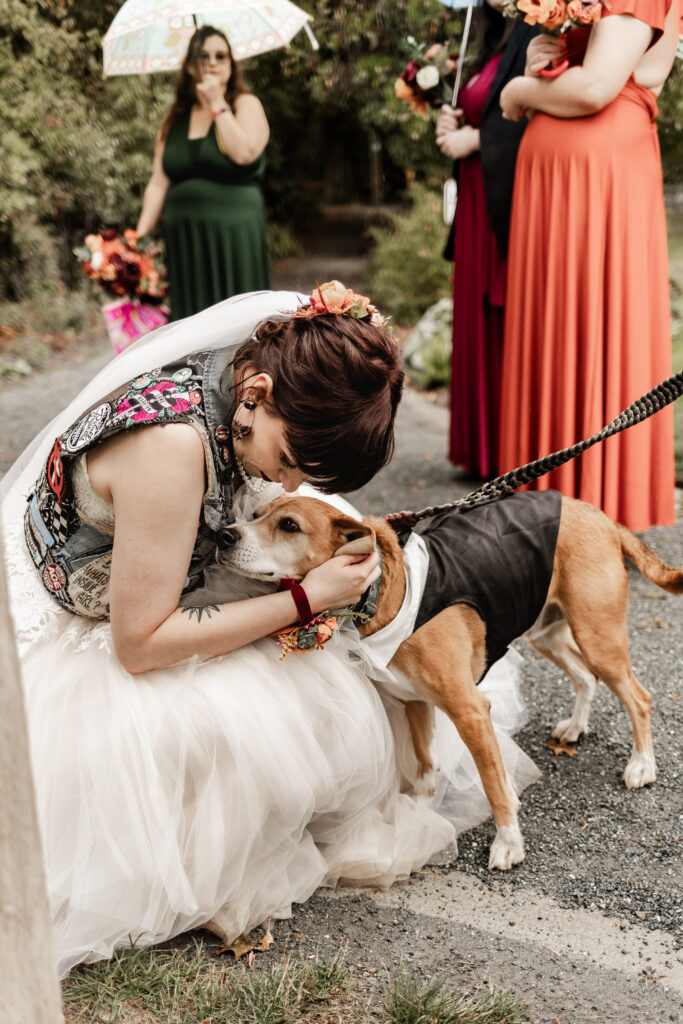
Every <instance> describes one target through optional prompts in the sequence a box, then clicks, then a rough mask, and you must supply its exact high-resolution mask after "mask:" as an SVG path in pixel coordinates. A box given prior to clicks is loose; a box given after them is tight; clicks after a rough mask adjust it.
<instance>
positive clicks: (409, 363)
mask: <svg viewBox="0 0 683 1024" xmlns="http://www.w3.org/2000/svg"><path fill="white" fill-rule="evenodd" d="M452 336H453V300H452V299H439V301H438V302H436V303H435V304H434V305H433V306H430V307H429V309H428V310H427V312H426V313H425V314H424V316H422V317H421V318H420V320H419V322H418V324H417V325H416V327H415V330H414V331H411V333H410V335H409V336H408V341H407V343H406V347H405V351H404V353H403V355H404V359H405V364H406V367H407V369H408V374H409V376H410V379H411V380H412V381H414V382H415V384H417V385H418V386H419V387H421V388H426V389H427V390H429V389H430V388H438V387H443V386H444V385H446V384H448V382H449V380H450V378H451V351H452V347H453V345H452Z"/></svg>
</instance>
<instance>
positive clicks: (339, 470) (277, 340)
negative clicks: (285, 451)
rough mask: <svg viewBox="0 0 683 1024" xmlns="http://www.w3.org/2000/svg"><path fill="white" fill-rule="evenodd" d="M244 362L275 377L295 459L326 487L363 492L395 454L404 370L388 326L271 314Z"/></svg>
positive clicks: (245, 350) (244, 351) (241, 355)
mask: <svg viewBox="0 0 683 1024" xmlns="http://www.w3.org/2000/svg"><path fill="white" fill-rule="evenodd" d="M244 366H251V367H253V368H254V370H255V371H257V372H265V373H268V374H269V375H270V376H271V377H272V379H273V396H272V406H273V411H274V412H276V414H277V415H278V416H280V417H281V418H282V419H283V421H284V424H285V440H286V442H287V446H288V448H289V450H290V452H291V454H292V458H293V459H294V461H295V462H296V465H297V467H298V468H299V469H301V470H303V471H304V472H305V473H307V474H308V476H309V477H310V479H311V480H312V481H313V482H314V483H315V484H316V486H318V487H319V488H320V489H321V490H322V491H325V492H327V493H332V492H335V491H341V492H346V491H355V490H357V489H358V488H359V487H362V486H363V485H364V484H366V483H367V482H368V480H371V479H372V477H373V476H374V475H375V473H377V472H378V471H379V470H380V469H381V468H382V467H383V466H385V465H386V464H387V462H389V460H390V459H391V456H392V454H393V451H394V418H395V416H396V409H397V408H398V403H399V401H400V398H401V392H402V390H403V370H402V369H401V352H400V350H399V348H398V345H397V344H396V342H395V341H394V340H393V338H392V337H391V335H390V334H389V333H388V332H387V331H386V330H384V329H383V328H379V327H373V326H372V324H370V323H369V322H367V321H364V320H356V319H354V318H353V317H350V316H343V315H339V314H323V315H321V316H316V317H311V318H310V319H303V318H297V317H292V318H291V319H289V320H284V321H273V320H266V321H264V322H263V323H262V324H260V325H259V327H258V328H257V330H256V331H255V333H254V335H253V337H252V338H251V339H250V340H249V341H248V342H246V344H244V345H243V346H242V347H241V348H240V349H239V351H238V353H237V356H236V358H235V363H234V367H235V370H238V369H239V368H240V367H244ZM247 382H248V380H247V381H245V382H244V383H245V384H246V383H247Z"/></svg>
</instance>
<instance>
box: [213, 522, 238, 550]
mask: <svg viewBox="0 0 683 1024" xmlns="http://www.w3.org/2000/svg"><path fill="white" fill-rule="evenodd" d="M217 538H218V547H219V548H220V549H221V550H222V551H227V550H228V548H232V547H234V546H235V544H236V543H237V541H238V539H239V534H238V532H237V530H236V529H235V528H234V527H233V526H224V527H222V529H220V530H219V531H218V534H217Z"/></svg>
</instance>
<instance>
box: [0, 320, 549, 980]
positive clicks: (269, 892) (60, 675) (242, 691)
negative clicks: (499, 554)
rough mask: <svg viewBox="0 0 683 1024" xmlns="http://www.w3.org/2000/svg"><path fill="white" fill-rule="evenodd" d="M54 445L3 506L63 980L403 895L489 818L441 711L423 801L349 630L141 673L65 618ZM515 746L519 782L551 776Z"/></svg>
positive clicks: (503, 700)
mask: <svg viewBox="0 0 683 1024" xmlns="http://www.w3.org/2000/svg"><path fill="white" fill-rule="evenodd" d="M260 302H261V306H262V305H263V300H260ZM218 308H219V307H216V309H218ZM223 308H226V304H223ZM238 308H239V309H242V308H244V304H242V306H239V307H238ZM210 315H211V316H213V317H214V318H215V316H216V313H215V311H213V312H212V313H211V314H210ZM200 316H202V317H204V316H205V315H204V314H200ZM193 319H194V320H197V318H193ZM188 323H190V322H189V321H188ZM134 355H135V353H134ZM131 358H132V357H131ZM136 358H137V357H136ZM113 372H114V371H112V373H113ZM115 372H116V373H119V374H120V373H121V372H122V371H121V370H120V369H119V367H118V365H117V366H116V368H115ZM110 380H111V374H109V375H108V376H107V377H106V379H105V381H104V384H107V385H108V384H109V383H110ZM103 386H104V385H103ZM53 437H54V434H53ZM49 444H50V438H49V437H46V439H44V440H43V441H41V442H40V443H37V446H35V451H34V452H32V453H30V455H29V456H28V457H27V459H26V460H25V464H24V465H23V467H19V469H20V470H21V473H22V474H23V475H20V474H19V475H15V479H14V481H13V483H12V486H11V487H10V488H9V490H8V491H7V492H6V495H5V498H4V499H3V507H2V511H3V520H4V538H5V542H6V543H5V548H6V563H7V569H8V579H9V585H10V599H11V607H12V611H13V616H14V619H15V626H16V635H17V642H18V648H19V654H20V659H21V665H22V672H23V680H24V688H25V705H26V715H27V721H28V728H29V736H30V748H31V757H32V766H33V773H34V783H35V791H36V800H37V808H38V816H39V822H40V828H41V836H42V843H43V850H44V858H45V866H46V874H47V883H48V890H49V899H50V904H51V908H52V914H53V921H54V940H55V946H56V951H57V957H58V962H59V973H60V976H64V975H66V974H67V973H68V972H69V970H70V969H71V968H72V967H73V966H74V965H75V964H77V963H80V962H83V961H93V960H97V959H100V958H104V957H108V956H110V955H111V954H112V951H113V950H114V949H115V948H116V947H117V946H119V945H122V944H125V945H127V944H128V943H130V942H131V941H134V942H136V943H138V944H140V945H145V944H151V943H155V942H159V941H161V940H164V939H168V938H170V937H172V936H174V935H177V934H179V933H180V932H183V931H186V930H188V929H191V928H194V927H197V926H199V925H202V924H204V923H206V922H208V921H210V920H211V919H213V918H216V917H218V919H219V920H220V924H221V928H222V930H223V932H224V934H225V935H226V936H227V937H236V936H237V935H239V934H240V933H241V932H242V931H246V930H249V929H250V928H252V927H255V926H256V925H258V924H259V923H261V922H262V921H264V920H265V919H266V918H268V917H282V916H286V915H288V914H289V913H290V908H291V904H292V903H293V902H301V901H304V900H306V899H307V898H308V897H309V896H310V895H311V893H312V892H313V891H314V890H315V889H316V887H317V886H319V885H323V884H326V885H334V884H335V883H337V882H338V881H340V880H346V881H350V882H365V883H370V884H372V885H374V886H384V885H390V884H391V883H392V882H393V881H394V880H395V879H397V878H401V877H404V876H406V875H407V874H408V873H409V872H410V871H411V870H413V869H414V868H417V867H419V866H421V865H422V864H424V863H425V862H426V861H427V860H428V859H429V858H430V857H431V856H432V855H433V854H435V853H437V852H438V851H440V850H442V849H443V848H444V847H446V846H447V845H448V844H449V843H450V842H451V841H452V840H453V838H454V836H455V831H456V829H462V828H465V827H468V826H471V825H472V824H474V823H476V822H477V821H479V820H481V819H482V818H483V817H485V816H486V815H487V814H488V805H487V804H486V801H485V799H484V797H483V793H482V790H481V785H480V783H479V779H478V775H477V773H476V770H475V769H474V766H473V764H472V762H471V758H470V756H469V754H468V753H467V751H466V750H465V748H464V747H463V745H462V743H461V742H460V740H459V738H458V735H457V732H456V730H455V728H454V727H453V726H452V725H451V723H450V722H449V721H448V720H447V719H446V718H445V716H443V715H440V714H438V715H437V719H438V721H437V732H436V737H435V744H436V748H437V761H438V763H439V765H440V767H441V773H440V776H439V784H438V800H439V802H440V808H438V809H435V808H434V807H432V806H428V805H426V804H425V803H424V802H421V801H420V800H417V799H415V798H413V797H412V796H410V794H409V790H410V784H411V774H413V773H414V769H415V759H414V756H413V755H412V750H411V745H410V739H409V734H408V729H407V726H406V722H405V716H404V714H403V709H402V705H401V704H400V703H399V702H398V701H396V700H394V699H392V698H390V697H387V696H383V695H381V694H380V692H379V690H378V689H377V688H376V686H375V685H374V684H373V682H372V681H371V680H370V678H369V676H368V672H367V671H366V659H365V656H364V652H363V648H362V643H361V641H359V639H358V636H357V634H356V632H355V630H353V629H350V630H348V631H344V630H342V631H340V632H339V633H338V634H336V635H335V637H334V639H333V640H332V641H331V642H330V643H329V644H328V645H327V646H326V647H325V649H324V650H322V651H316V652H312V653H308V654H300V655H297V654H293V655H290V656H289V657H287V658H286V660H284V661H281V660H279V654H280V652H279V648H278V647H277V645H276V643H275V642H274V641H273V640H271V639H265V640H261V641H259V642H258V643H255V644H251V645H250V646H248V647H245V648H243V649H241V650H238V651H235V652H233V653H231V654H227V655H224V656H222V657H218V658H213V659H210V660H199V659H193V660H191V661H188V662H186V663H183V664H181V665H178V666H175V667H172V668H168V669H163V670H159V671H155V672H149V673H146V674H144V675H139V676H131V675H130V674H129V673H128V672H126V671H125V670H124V669H123V668H122V667H121V665H120V663H119V662H118V661H117V659H116V657H115V654H114V652H113V649H112V640H111V631H110V627H109V625H108V623H101V622H95V623H93V622H92V621H89V620H86V619H82V618H79V617H77V616H73V615H70V614H69V613H68V612H65V611H63V610H62V609H61V608H60V607H59V606H58V604H57V602H56V601H54V599H53V598H51V597H50V595H49V594H48V593H47V592H46V591H45V590H44V589H43V587H42V584H41V582H40V579H39V576H38V573H37V572H36V570H35V568H34V566H33V564H32V562H31V561H30V558H29V555H28V552H27V551H26V548H25V545H24V540H23V528H22V515H23V507H24V503H25V493H26V490H27V488H28V487H29V486H30V483H31V482H32V480H33V479H35V476H37V471H36V467H37V466H39V464H40V460H41V459H42V457H43V454H42V449H43V448H45V447H46V446H47V445H49ZM41 446H42V447H41ZM48 450H49V448H48ZM134 583H135V581H132V585H133V584H134ZM235 596H236V597H239V596H240V594H238V593H236V594H235ZM193 603H194V602H193ZM497 675H498V678H496V674H493V676H492V678H491V679H490V681H489V682H487V687H488V688H489V690H490V691H491V693H490V695H491V696H492V699H493V710H494V718H495V720H497V721H502V722H504V723H505V728H506V729H507V730H508V731H512V730H513V729H514V728H517V727H519V725H520V724H521V723H522V721H523V713H522V708H521V704H520V702H519V698H518V696H517V691H516V675H517V669H516V665H514V664H511V663H509V662H508V663H506V664H503V667H502V668H499V669H498V670H497ZM500 739H501V743H503V744H505V747H504V753H505V756H506V764H507V767H508V772H509V774H510V775H511V777H512V779H513V781H514V782H515V785H516V786H517V788H518V790H521V788H523V786H524V785H525V784H526V783H527V782H529V781H531V780H532V779H533V778H534V777H535V776H536V773H535V769H534V767H533V765H532V763H531V762H530V761H529V759H528V758H526V756H525V755H523V754H522V752H521V751H520V750H519V748H518V747H516V745H515V744H514V742H513V741H512V740H509V739H507V738H506V737H505V736H503V734H502V733H501V735H500Z"/></svg>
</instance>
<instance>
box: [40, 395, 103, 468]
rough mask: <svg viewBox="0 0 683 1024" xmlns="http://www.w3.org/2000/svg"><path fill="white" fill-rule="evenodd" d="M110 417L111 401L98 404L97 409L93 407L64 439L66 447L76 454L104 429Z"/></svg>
mask: <svg viewBox="0 0 683 1024" xmlns="http://www.w3.org/2000/svg"><path fill="white" fill-rule="evenodd" d="M110 419H111V406H110V405H109V402H104V403H103V404H102V405H98V407H97V408H96V409H93V410H92V411H91V412H89V413H88V415H87V416H84V417H83V419H82V420H80V421H79V422H78V423H77V424H76V426H75V427H74V428H73V430H72V431H71V433H70V434H69V436H68V437H67V438H66V439H65V441H64V447H65V449H66V450H67V451H68V452H69V453H70V454H71V455H75V454H76V453H77V452H80V451H82V450H83V449H84V448H87V447H88V445H89V444H92V442H93V441H95V440H96V439H97V438H98V437H99V436H100V434H101V433H102V432H103V431H104V428H105V427H106V426H107V424H108V423H109V420H110ZM53 451H54V449H53Z"/></svg>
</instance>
